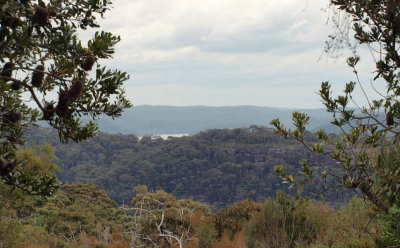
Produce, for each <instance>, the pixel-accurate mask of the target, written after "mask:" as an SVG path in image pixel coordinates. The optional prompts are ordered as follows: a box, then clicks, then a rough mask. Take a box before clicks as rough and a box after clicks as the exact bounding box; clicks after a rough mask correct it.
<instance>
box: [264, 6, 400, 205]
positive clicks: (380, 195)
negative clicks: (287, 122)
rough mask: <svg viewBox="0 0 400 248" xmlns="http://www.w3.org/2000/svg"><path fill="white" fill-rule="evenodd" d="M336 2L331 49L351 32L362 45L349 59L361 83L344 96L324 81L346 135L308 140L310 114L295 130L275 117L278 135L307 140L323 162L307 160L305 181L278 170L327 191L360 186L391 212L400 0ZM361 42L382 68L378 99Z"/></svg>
mask: <svg viewBox="0 0 400 248" xmlns="http://www.w3.org/2000/svg"><path fill="white" fill-rule="evenodd" d="M330 2H331V8H332V9H333V10H334V13H335V14H336V16H334V24H335V25H336V31H337V33H335V34H334V35H331V36H330V41H329V42H328V43H327V44H328V47H327V51H328V52H329V51H331V52H332V51H333V52H335V51H337V50H338V49H341V48H342V46H343V44H344V43H346V44H352V42H350V39H351V38H350V34H354V41H355V42H354V44H356V46H353V47H351V48H353V56H351V57H349V58H348V59H347V64H348V66H349V67H350V68H351V69H352V71H353V73H354V76H355V79H356V80H355V82H353V81H350V82H348V83H347V84H346V85H345V87H344V91H343V94H340V95H338V96H333V93H332V92H331V85H330V83H329V82H323V83H322V85H321V89H320V91H319V95H320V97H321V99H322V102H323V104H324V105H325V107H326V109H327V111H328V112H330V113H332V116H333V120H332V124H333V125H335V126H336V127H338V128H339V130H341V136H340V139H338V140H336V139H334V140H332V139H331V138H330V137H329V136H328V135H326V134H325V132H324V131H322V130H321V131H318V138H319V142H315V143H306V142H304V135H305V126H306V125H307V124H308V121H309V118H308V116H306V115H304V114H301V113H297V112H295V113H293V122H294V126H295V129H294V130H289V129H286V128H285V127H284V126H283V125H282V124H281V123H280V121H279V120H278V119H277V120H273V121H272V122H271V124H272V125H273V126H274V129H275V131H276V133H277V134H281V135H283V136H284V137H285V138H286V137H289V136H291V137H294V138H295V139H296V140H298V141H299V142H301V143H303V144H304V146H305V147H306V148H307V149H308V150H309V151H310V152H311V154H312V155H313V157H314V159H315V160H316V161H317V164H318V165H319V166H318V167H317V166H311V164H310V163H309V162H308V161H306V160H303V161H302V162H301V165H302V167H301V171H300V173H301V178H299V179H296V178H294V177H293V176H291V175H286V173H285V171H284V169H283V167H282V166H277V167H276V168H275V170H276V171H277V173H278V174H279V175H280V176H281V177H283V178H284V180H286V181H287V182H290V183H291V184H292V185H295V184H297V185H299V186H301V187H304V186H305V185H306V183H308V182H310V181H313V180H316V179H317V178H319V179H322V184H323V185H324V188H325V189H326V190H329V189H332V188H334V187H343V186H344V187H347V188H350V189H356V190H359V191H360V192H361V193H362V194H363V196H364V197H366V198H367V199H368V200H369V201H370V202H371V203H373V204H374V205H375V206H376V207H377V208H378V209H379V210H381V211H382V212H383V213H388V212H389V209H390V208H392V207H395V208H399V204H400V202H399V199H400V186H399V185H400V163H399V159H398V157H399V156H398V151H399V147H400V144H399V141H400V139H399V138H400V128H399V127H400V122H399V119H400V102H399V96H400V90H399V79H400V73H399V68H400V56H399V53H398V47H399V41H400V25H399V24H400V3H399V1H394V0H378V1H375V0H365V1H358V0H331V1H330ZM341 18H342V19H341ZM340 20H342V21H340ZM344 30H347V31H345V32H343V31H344ZM361 45H362V46H364V47H366V48H367V49H368V50H369V52H370V54H371V56H372V57H373V59H374V62H375V67H376V71H375V72H374V73H373V75H372V76H371V77H372V79H371V88H372V89H373V90H374V91H375V93H376V95H377V96H375V97H374V98H373V97H372V96H370V95H368V94H367V91H366V89H365V85H363V83H362V81H361V80H360V76H359V72H358V69H357V67H358V62H359V61H360V59H361V58H360V57H359V56H358V55H357V54H356V50H354V48H356V47H357V46H361ZM376 82H380V83H384V84H385V85H386V92H381V91H379V90H377V87H375V85H374V84H375V83H376ZM356 86H357V87H359V89H360V92H361V94H362V95H363V96H364V98H365V102H366V104H365V106H361V105H359V104H358V103H357V102H356V101H355V100H354V98H353V95H354V94H355V93H354V90H355V88H356ZM327 149H329V150H330V157H331V158H332V159H333V160H334V161H335V162H336V163H335V164H332V165H327V164H326V163H322V162H321V160H320V159H319V158H320V157H321V155H322V154H325V151H326V150H327ZM316 172H318V173H316ZM332 182H335V183H334V184H332Z"/></svg>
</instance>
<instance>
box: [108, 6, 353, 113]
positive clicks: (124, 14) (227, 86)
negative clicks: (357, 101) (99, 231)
mask: <svg viewBox="0 0 400 248" xmlns="http://www.w3.org/2000/svg"><path fill="white" fill-rule="evenodd" d="M327 4H328V0H246V1H243V0H201V1H200V0H115V1H114V4H113V6H114V8H113V9H112V10H111V11H110V12H109V13H108V14H107V15H106V17H105V19H104V20H102V21H101V26H102V29H104V30H107V31H111V32H113V33H115V34H118V35H120V36H121V38H122V41H121V43H120V44H119V45H118V46H117V53H116V54H115V56H114V59H113V60H112V61H107V65H108V66H109V67H111V68H119V69H121V70H124V71H127V72H128V73H129V74H130V75H131V79H130V80H129V82H127V83H126V90H127V94H128V97H129V98H130V99H131V100H132V102H133V104H134V105H142V104H151V105H179V106H188V105H213V106H231V105H259V106H274V107H287V108H321V107H323V106H322V104H321V102H320V100H319V97H318V95H317V91H318V89H319V86H320V84H321V82H322V81H327V80H329V81H331V82H332V83H335V85H334V87H333V88H334V89H341V88H342V85H343V84H344V83H345V82H347V81H349V80H354V77H353V76H352V73H351V70H350V69H348V68H347V67H346V66H344V63H343V60H339V61H337V62H335V61H334V60H333V59H330V58H328V57H327V56H326V55H324V53H323V48H324V42H325V40H326V39H327V36H328V35H329V34H330V33H331V32H332V26H331V25H329V24H328V25H327V24H326V21H327V18H328V14H327V13H326V12H324V11H322V9H323V8H326V7H327Z"/></svg>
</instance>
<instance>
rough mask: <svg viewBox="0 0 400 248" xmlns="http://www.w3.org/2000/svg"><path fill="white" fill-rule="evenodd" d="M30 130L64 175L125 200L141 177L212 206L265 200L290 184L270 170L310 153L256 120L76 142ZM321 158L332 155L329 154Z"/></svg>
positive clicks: (339, 198) (65, 178) (154, 186)
mask: <svg viewBox="0 0 400 248" xmlns="http://www.w3.org/2000/svg"><path fill="white" fill-rule="evenodd" d="M29 135H30V137H29V139H30V140H31V141H34V142H35V143H36V144H41V143H44V142H51V143H52V144H53V145H54V146H55V147H56V149H57V151H56V155H57V157H58V158H59V161H58V165H59V166H60V172H59V178H60V179H61V180H62V181H63V183H66V184H70V183H87V182H91V183H94V184H97V185H99V186H100V187H101V188H103V189H105V190H106V191H107V193H108V194H109V196H110V197H111V198H112V199H114V200H115V201H117V202H119V203H123V202H127V201H129V200H130V199H131V198H132V196H133V192H132V189H133V187H135V186H136V185H138V184H145V185H147V186H148V187H149V188H150V189H152V190H157V189H163V190H166V191H167V192H169V193H172V194H174V195H175V196H177V197H179V198H189V199H193V200H196V201H201V202H204V203H208V204H210V205H211V206H213V208H214V209H217V208H220V207H222V206H225V205H226V204H231V203H234V202H237V201H240V200H243V199H246V198H251V199H253V200H256V201H262V200H263V199H264V198H265V197H266V196H274V195H275V194H276V191H277V190H286V189H287V188H288V186H287V185H284V184H283V183H282V181H281V179H280V178H279V177H278V176H277V175H276V174H275V172H274V171H273V168H274V166H275V165H277V164H281V165H284V166H285V167H286V168H287V169H288V171H289V172H292V173H294V171H295V168H296V167H298V161H299V160H300V159H302V158H307V157H308V158H310V156H309V155H308V154H307V153H306V151H305V149H304V148H303V147H302V146H301V145H300V144H299V143H298V142H296V141H294V140H283V139H282V138H281V137H279V136H276V135H274V134H273V132H272V131H271V130H270V129H267V128H265V127H259V126H252V127H250V128H241V129H232V130H231V129H213V130H209V131H206V132H201V133H199V134H196V135H192V136H188V137H182V138H170V139H168V140H162V139H151V138H150V137H146V136H145V137H144V138H143V139H141V140H140V141H139V139H138V138H137V137H136V136H134V135H121V134H106V133H100V134H99V135H97V136H96V137H95V138H93V139H90V140H87V141H84V142H81V143H79V144H75V143H69V144H63V145H62V144H59V143H58V140H57V137H56V136H55V135H54V134H53V132H52V131H50V130H48V129H40V130H34V131H32V132H30V134H29ZM308 136H309V137H308V139H309V140H314V139H315V137H314V136H313V135H311V134H309V135H308ZM323 159H325V160H326V161H329V156H325V157H323ZM311 161H312V160H311ZM291 193H293V191H291ZM336 193H337V192H336ZM314 197H319V196H314ZM344 199H347V196H346V195H343V194H339V195H337V194H335V193H333V194H330V195H328V200H329V201H331V202H338V201H342V200H344Z"/></svg>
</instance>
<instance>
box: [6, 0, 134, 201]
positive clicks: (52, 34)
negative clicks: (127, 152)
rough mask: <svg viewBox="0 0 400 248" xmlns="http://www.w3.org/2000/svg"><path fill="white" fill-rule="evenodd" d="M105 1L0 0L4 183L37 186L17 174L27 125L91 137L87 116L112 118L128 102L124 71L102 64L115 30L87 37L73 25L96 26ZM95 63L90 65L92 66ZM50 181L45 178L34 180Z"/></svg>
mask: <svg viewBox="0 0 400 248" xmlns="http://www.w3.org/2000/svg"><path fill="white" fill-rule="evenodd" d="M110 4H111V2H110V1H108V0H105V1H103V0H101V1H100V0H95V1H72V0H57V1H56V0H50V1H42V0H38V1H1V2H0V19H1V20H0V61H1V63H3V65H2V69H1V72H0V158H1V163H0V174H1V181H2V183H6V184H10V185H14V186H16V187H20V188H25V189H27V190H28V191H32V192H36V193H38V194H44V195H48V194H50V193H51V192H47V191H37V190H35V189H33V188H32V187H35V186H34V184H33V183H32V182H29V183H28V182H26V181H24V180H20V179H18V178H19V177H18V176H17V174H18V172H17V171H18V170H16V171H14V168H19V167H21V166H24V165H23V164H17V163H16V161H15V153H16V151H17V149H18V146H19V145H22V144H23V143H24V138H23V134H24V132H25V130H26V129H27V128H28V127H29V126H30V125H32V124H34V123H36V122H37V121H45V122H47V123H48V124H49V125H50V126H52V127H53V128H55V129H56V130H58V134H59V138H60V140H61V141H63V142H68V140H73V141H75V142H78V141H81V140H84V139H86V138H89V137H92V136H93V135H94V133H95V132H96V131H97V125H96V124H95V123H94V122H93V121H89V122H88V123H84V122H82V121H81V119H80V118H81V117H82V116H87V117H89V119H92V120H96V118H97V117H98V116H99V115H102V114H106V115H108V116H111V117H113V118H114V117H118V116H120V115H121V112H122V110H123V109H124V108H128V107H130V106H131V104H130V102H129V101H128V100H127V99H126V97H125V91H124V89H123V83H124V82H125V81H126V80H128V78H129V76H128V75H127V74H126V73H125V72H121V71H118V70H109V69H106V68H105V67H102V66H101V65H100V62H101V61H102V60H103V59H109V58H111V56H112V55H113V53H114V46H115V45H116V44H117V43H118V42H119V41H120V37H119V36H115V35H113V34H111V33H108V32H104V31H101V32H96V33H95V34H94V36H93V38H92V39H90V40H89V41H88V42H87V44H83V43H82V41H80V40H79V38H78V35H77V32H78V31H79V30H85V29H87V28H97V27H99V25H98V24H97V21H96V18H98V17H103V15H104V13H105V12H106V11H107V10H108V9H109V8H110ZM93 68H95V72H94V73H91V70H92V69H93ZM39 182H40V183H44V182H46V183H48V184H49V187H48V189H50V188H52V187H51V185H52V184H53V182H52V181H51V180H50V179H47V178H44V177H42V178H40V179H38V183H39Z"/></svg>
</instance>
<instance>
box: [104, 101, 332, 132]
mask: <svg viewBox="0 0 400 248" xmlns="http://www.w3.org/2000/svg"><path fill="white" fill-rule="evenodd" d="M293 111H300V112H303V113H307V114H308V115H309V116H310V126H309V130H310V131H315V130H317V129H320V128H324V129H325V130H327V131H328V132H336V131H337V130H336V129H335V127H334V126H333V125H331V124H330V121H332V116H331V114H330V113H327V112H326V110H325V109H284V108H273V107H258V106H229V107H211V106H188V107H177V106H151V105H141V106H135V107H133V108H131V109H128V110H125V112H124V113H123V114H122V116H121V117H120V118H117V119H115V120H112V119H111V118H109V117H102V118H100V120H99V128H100V130H101V131H103V132H107V133H121V134H135V135H138V136H143V135H146V134H149V135H158V134H189V135H191V134H195V133H198V132H200V131H205V130H209V129H221V128H229V129H232V128H242V127H249V126H251V125H263V126H270V124H269V123H270V121H271V120H273V119H275V118H279V119H280V120H281V122H282V123H284V124H285V126H287V127H291V126H292V125H291V123H292V121H291V116H292V112H293Z"/></svg>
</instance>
